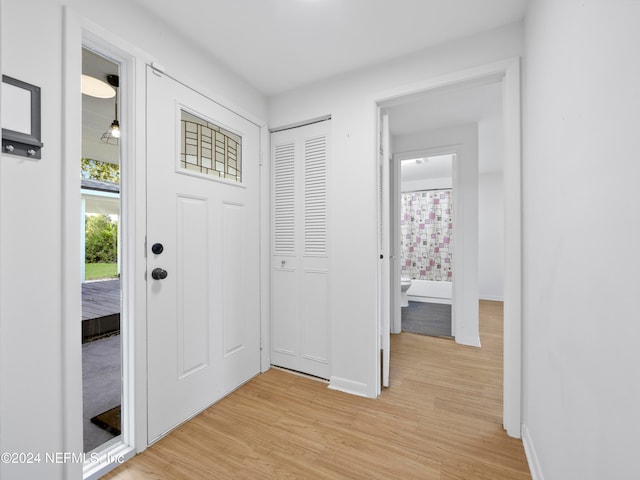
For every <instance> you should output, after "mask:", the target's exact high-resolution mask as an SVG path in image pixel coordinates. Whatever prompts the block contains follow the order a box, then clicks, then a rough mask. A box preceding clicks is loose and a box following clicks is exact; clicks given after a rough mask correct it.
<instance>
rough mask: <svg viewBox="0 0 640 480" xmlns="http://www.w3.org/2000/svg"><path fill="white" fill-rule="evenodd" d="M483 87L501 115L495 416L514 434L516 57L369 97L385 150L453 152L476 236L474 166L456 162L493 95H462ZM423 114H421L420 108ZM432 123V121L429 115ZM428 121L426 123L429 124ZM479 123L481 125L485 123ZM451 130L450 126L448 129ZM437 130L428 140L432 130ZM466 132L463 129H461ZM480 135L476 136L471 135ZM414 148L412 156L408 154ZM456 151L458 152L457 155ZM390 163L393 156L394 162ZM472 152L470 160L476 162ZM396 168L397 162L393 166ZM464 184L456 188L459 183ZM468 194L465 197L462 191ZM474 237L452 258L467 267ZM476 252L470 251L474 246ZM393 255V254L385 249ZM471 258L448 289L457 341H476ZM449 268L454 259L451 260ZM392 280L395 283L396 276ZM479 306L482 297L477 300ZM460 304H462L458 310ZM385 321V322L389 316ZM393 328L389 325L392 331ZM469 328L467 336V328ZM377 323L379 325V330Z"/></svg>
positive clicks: (517, 394)
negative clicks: (498, 412) (499, 366)
mask: <svg viewBox="0 0 640 480" xmlns="http://www.w3.org/2000/svg"><path fill="white" fill-rule="evenodd" d="M483 88H489V89H490V88H493V89H494V90H495V93H496V94H497V98H498V102H491V104H492V105H493V107H494V108H495V110H496V112H497V115H498V116H499V117H500V119H501V123H500V126H499V128H498V130H499V131H500V134H501V136H500V139H499V141H497V142H494V146H496V145H497V147H498V150H499V152H500V154H501V155H500V156H499V157H497V158H499V159H500V162H501V165H502V168H503V171H502V179H503V180H502V181H501V182H500V183H501V190H502V194H503V195H504V203H503V204H504V213H503V226H504V235H503V241H504V244H503V246H502V249H501V250H502V258H503V260H504V265H503V267H502V269H503V275H504V282H503V297H502V298H503V299H504V304H503V305H504V323H503V327H504V350H503V352H504V361H503V367H504V376H503V379H504V383H503V406H504V410H503V422H504V427H505V429H506V430H507V433H508V434H509V435H510V436H512V437H517V438H519V437H520V435H521V432H520V423H521V391H520V390H521V331H522V326H521V323H522V319H521V304H522V300H521V299H522V291H521V289H522V276H521V273H522V271H521V257H522V250H521V239H522V236H521V223H522V222H521V204H522V201H521V135H520V128H521V118H520V96H521V94H520V61H519V59H518V58H515V59H511V60H506V61H504V62H498V63H495V64H489V65H485V66H481V67H478V68H475V69H473V70H470V71H465V72H459V73H458V74H453V75H447V76H444V77H441V78H435V79H431V80H428V81H425V82H423V84H422V85H421V86H419V87H417V86H415V85H414V86H413V87H411V88H408V89H406V90H405V91H396V92H395V93H394V94H393V95H391V96H388V97H383V98H379V99H377V101H376V106H377V108H378V111H379V114H380V117H379V121H380V122H381V121H382V120H381V119H383V118H384V117H385V116H386V117H387V118H388V119H389V120H388V122H389V125H390V136H391V141H390V143H391V145H393V148H392V150H391V153H392V154H394V158H395V157H396V156H402V155H407V156H404V157H403V158H411V156H409V155H410V154H412V153H413V158H416V157H418V156H420V151H421V150H422V151H424V150H428V149H430V148H431V149H434V150H439V151H438V152H433V153H434V154H435V153H446V152H447V151H449V152H450V151H455V152H456V154H457V159H456V161H455V163H454V185H455V192H456V197H457V201H456V204H457V208H458V211H459V213H460V216H461V217H462V218H463V219H464V218H466V213H467V212H466V211H464V212H460V209H461V208H464V205H465V204H466V205H470V206H471V207H472V209H473V207H474V204H475V207H476V212H475V215H476V219H475V231H473V228H474V227H473V223H471V224H470V225H469V226H470V227H471V228H472V233H473V234H474V235H476V237H477V235H478V231H477V228H478V227H477V198H478V184H479V178H478V169H477V168H476V169H475V171H474V169H471V170H469V169H468V168H467V171H466V172H465V171H462V170H461V167H462V168H464V167H469V163H468V161H466V160H465V158H468V155H469V154H475V156H476V157H478V155H479V152H478V145H479V144H480V143H482V140H481V139H480V137H481V133H482V132H481V125H480V122H479V119H478V118H475V119H474V118H473V112H474V109H477V108H478V107H479V106H482V104H484V103H486V102H487V101H488V100H489V99H490V98H494V99H495V98H496V96H486V95H485V96H483V95H476V96H475V98H473V99H472V98H469V97H467V99H466V101H465V95H467V94H469V93H470V92H473V91H474V90H478V89H483ZM402 109H407V110H406V111H405V113H406V115H404V116H399V115H397V112H398V110H402ZM425 112H426V113H430V114H431V116H429V115H426V116H425V115H424V113H425ZM456 117H458V118H456ZM398 120H401V122H399V123H402V122H403V123H404V125H405V126H407V128H408V129H409V131H407V132H406V135H398V134H397V133H396V132H394V128H397V126H398V124H399V123H398ZM434 121H435V122H436V124H434V123H433V122H434ZM430 122H431V123H430ZM486 127H487V126H486V125H485V128H486ZM456 129H457V133H456ZM433 134H435V136H436V137H437V138H436V139H435V140H437V141H436V142H434V138H433V137H434V135H433ZM465 135H466V136H465ZM479 139H480V141H479ZM465 145H467V146H468V145H471V146H472V147H473V148H474V149H475V152H473V151H472V150H473V149H472V150H467V151H465V152H462V151H461V150H465V149H466V147H465ZM416 153H418V155H416ZM462 153H464V155H462ZM395 163H396V164H397V163H398V162H395ZM478 163H479V162H478V160H477V159H476V167H477V165H478ZM398 168H399V167H398ZM462 185H465V187H464V188H460V187H461V186H462ZM380 188H389V185H388V184H385V183H381V184H380ZM469 195H471V197H470V196H469ZM471 212H472V213H473V210H471ZM454 231H455V232H458V233H457V237H462V239H463V241H464V238H465V237H466V235H461V234H460V232H459V230H458V228H457V227H456V228H454ZM475 242H476V243H475V244H473V245H471V244H470V245H469V246H470V247H471V248H469V249H467V248H466V247H465V248H462V249H459V250H460V252H461V254H460V255H459V256H460V258H458V259H457V261H458V262H459V264H462V265H464V266H465V268H467V266H468V265H467V262H468V259H469V254H470V255H471V256H472V257H473V255H474V251H476V252H477V248H478V245H477V242H478V240H477V238H476V240H475ZM476 255H477V253H476ZM392 256H393V255H392ZM477 261H478V259H477V258H476V260H475V262H476V263H475V265H474V266H473V268H475V269H476V270H475V272H471V274H468V273H467V274H465V275H456V274H455V272H454V277H456V276H457V277H458V279H459V280H460V282H457V284H456V285H454V288H455V291H454V293H453V318H454V319H455V318H456V317H457V318H458V321H457V322H455V320H454V323H456V325H455V326H454V331H455V332H457V333H458V334H461V335H460V337H464V341H462V342H460V341H459V336H456V341H457V342H458V343H464V344H469V345H474V343H473V342H474V338H473V337H474V334H476V341H477V344H475V346H480V337H479V335H478V333H479V332H478V331H477V330H476V332H473V331H466V332H465V326H464V323H463V322H465V321H466V319H468V318H469V312H471V313H473V311H474V310H475V312H476V313H477V312H479V303H480V302H479V295H478V285H477V283H476V285H475V291H476V294H475V297H474V295H471V294H469V292H470V291H472V289H470V288H469V286H468V285H465V284H466V282H467V280H470V281H471V282H477V280H478V271H477V269H478V263H477ZM454 267H455V264H454ZM396 283H398V284H399V283H400V282H396ZM391 287H392V289H393V291H392V295H391V296H392V298H394V297H395V296H396V295H397V298H398V299H399V296H400V288H399V285H398V288H397V293H396V292H395V290H396V289H395V283H394V284H393V285H391ZM465 291H466V292H467V294H468V297H467V301H466V302H464V303H460V301H459V299H460V297H459V295H458V294H459V293H460V294H463V293H464V292H465ZM483 305H484V302H483ZM460 308H462V310H461V309H460ZM456 310H457V311H456ZM392 314H393V311H392V312H389V311H382V315H383V316H384V315H392ZM392 325H393V323H392ZM392 331H393V330H392ZM469 333H471V336H470V335H469ZM384 334H385V330H384V329H382V330H380V335H381V337H382V336H383V335H384Z"/></svg>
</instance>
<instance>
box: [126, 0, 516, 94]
mask: <svg viewBox="0 0 640 480" xmlns="http://www.w3.org/2000/svg"><path fill="white" fill-rule="evenodd" d="M134 1H135V2H136V3H138V4H140V5H141V6H143V8H145V9H146V10H147V11H148V12H149V15H155V16H157V17H159V18H160V19H161V20H163V21H164V22H165V23H166V24H168V26H169V27H170V28H172V29H173V30H175V31H177V32H178V33H179V34H181V35H182V36H183V37H185V38H186V39H188V40H189V41H191V42H192V43H194V44H195V45H197V46H198V47H199V48H201V49H203V50H204V51H206V52H208V53H209V54H210V55H211V56H212V57H213V58H215V59H217V60H218V61H220V62H222V63H223V64H225V65H226V66H227V67H228V68H230V69H231V70H233V71H234V72H236V73H237V74H238V75H240V76H241V77H243V78H245V79H246V80H247V81H248V82H249V83H251V84H253V85H254V86H255V87H256V88H257V89H258V90H260V91H261V92H263V93H265V94H266V95H274V94H277V93H281V92H283V91H287V90H290V89H293V88H296V87H299V86H302V85H304V84H308V83H312V82H315V81H318V80H322V79H324V78H328V77H331V76H335V75H338V74H342V73H346V72H348V71H351V70H355V69H358V68H362V67H365V66H369V65H374V64H377V63H381V62H384V61H387V60H391V59H393V58H396V57H398V56H402V55H407V54H410V53H414V52H417V51H420V50H423V49H425V48H428V47H432V46H434V45H437V44H441V43H444V42H447V41H450V40H453V39H456V38H460V37H465V36H468V35H473V34H475V33H479V32H481V31H485V30H489V29H492V28H496V27H499V26H502V25H505V24H507V23H511V22H515V21H519V20H520V19H522V17H523V15H524V10H525V6H526V4H527V1H528V0H209V1H202V0H180V1H179V2H158V1H157V0H134Z"/></svg>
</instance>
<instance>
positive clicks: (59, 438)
mask: <svg viewBox="0 0 640 480" xmlns="http://www.w3.org/2000/svg"><path fill="white" fill-rule="evenodd" d="M65 3H67V4H71V5H72V6H74V7H75V8H76V9H77V12H79V13H80V14H81V15H84V16H86V17H89V18H90V19H91V20H93V21H94V22H95V23H97V24H99V25H101V26H103V27H105V28H106V29H108V30H110V31H112V32H113V33H114V34H116V35H118V36H120V37H122V38H123V39H125V40H126V41H127V42H129V43H131V44H133V45H135V46H138V47H140V48H142V49H143V50H145V51H146V52H148V53H149V54H150V55H152V56H153V57H154V58H157V60H158V61H159V62H160V63H162V64H163V65H165V66H166V68H167V71H168V73H170V74H172V75H174V76H176V77H177V78H179V79H183V80H185V81H188V82H189V83H190V84H191V85H193V86H195V87H196V88H202V89H203V90H205V91H207V92H213V93H215V94H216V95H217V96H218V98H221V99H228V100H229V102H230V103H231V104H232V105H234V106H239V107H240V109H242V110H243V111H247V112H250V113H251V114H252V115H254V116H256V117H258V118H260V117H261V118H266V100H265V99H264V98H263V97H262V95H261V94H259V93H258V92H256V91H255V90H253V89H252V88H251V87H249V86H248V85H247V83H246V82H244V81H243V80H241V79H239V78H238V77H236V76H234V75H232V74H230V73H229V72H227V71H225V70H224V69H223V68H222V67H220V66H218V65H217V64H216V63H215V62H214V61H212V60H211V59H210V58H207V57H204V56H203V55H202V54H200V53H199V52H198V51H196V50H194V49H192V48H191V47H190V46H189V45H188V44H187V43H185V41H184V40H183V39H182V38H180V37H177V36H175V35H173V34H172V33H171V32H170V31H168V29H167V28H166V26H165V25H164V24H162V23H159V22H156V21H154V19H153V16H152V15H150V14H149V13H148V12H146V11H145V12H143V11H140V10H138V9H137V8H136V7H135V5H134V4H132V3H130V2H127V1H124V0H114V1H113V2H111V3H110V4H109V5H107V4H105V3H104V2H98V1H96V0H91V1H87V0H71V1H66V2H65ZM1 22H2V23H1V32H2V39H3V41H2V50H1V52H0V53H1V56H2V73H4V74H6V75H10V76H12V77H16V78H18V79H21V80H24V81H26V82H29V83H32V84H35V85H38V86H39V87H41V89H42V134H43V142H44V145H45V146H44V149H43V150H42V159H41V160H26V159H22V158H20V157H15V156H10V155H2V158H1V161H0V246H1V248H0V264H1V265H2V268H1V271H0V329H1V333H2V334H1V335H0V451H2V452H41V453H42V454H43V455H44V453H45V452H62V451H63V446H64V445H65V443H66V437H67V436H68V434H69V432H63V424H65V423H66V422H67V421H68V419H65V418H63V411H64V409H63V405H64V404H65V403H67V402H69V401H73V402H76V403H77V401H78V400H77V399H65V398H64V396H63V391H62V386H61V385H62V383H63V371H62V364H63V363H62V357H63V354H62V338H61V332H62V324H63V321H67V319H63V318H62V315H61V308H62V302H63V291H62V287H61V286H60V285H61V281H60V279H61V273H60V272H61V270H62V267H63V266H62V264H61V252H62V245H63V242H65V238H64V237H63V235H62V230H61V222H62V215H63V212H62V207H61V205H62V180H61V170H62V167H61V165H62V137H63V133H64V132H62V127H61V120H62V107H63V104H62V92H63V85H62V53H61V52H62V38H63V36H62V28H63V16H62V1H61V0H60V1H59V0H30V1H28V2H25V1H22V0H2V19H1ZM77 47H78V49H80V45H78V46H77ZM212 86H215V87H212ZM138 93H139V94H143V92H138ZM79 94H80V93H79V92H78V95H79ZM138 113H139V114H143V113H144V112H138ZM79 135H80V132H78V136H79ZM140 140H143V139H140ZM78 141H79V138H78ZM78 160H79V159H78ZM33 192H37V195H34V194H33ZM78 194H79V191H78ZM78 218H80V217H79V215H78ZM78 257H79V255H78ZM79 274H80V270H79V267H78V275H79ZM78 289H80V283H79V278H78ZM78 324H79V319H78ZM78 343H80V337H78ZM79 351H80V349H79V347H78V352H79ZM78 414H80V412H78ZM74 453H78V452H74ZM65 471H69V472H72V473H70V474H69V475H70V478H79V477H78V476H77V474H78V469H77V468H75V467H72V466H69V465H67V466H64V465H60V464H51V463H45V462H42V463H40V464H36V465H8V464H4V463H0V478H3V479H4V478H7V479H12V480H19V479H34V478H47V479H52V480H55V479H60V478H63V476H65V473H64V472H65Z"/></svg>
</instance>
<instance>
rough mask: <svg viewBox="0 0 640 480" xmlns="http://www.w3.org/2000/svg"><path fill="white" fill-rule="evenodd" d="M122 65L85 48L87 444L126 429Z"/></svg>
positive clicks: (103, 443) (109, 440)
mask: <svg viewBox="0 0 640 480" xmlns="http://www.w3.org/2000/svg"><path fill="white" fill-rule="evenodd" d="M119 70H120V68H119V64H117V63H115V62H113V61H111V60H109V59H107V58H105V57H104V56H102V55H100V54H98V53H96V52H94V51H92V50H90V49H88V48H83V49H82V74H83V82H82V158H81V160H80V162H79V165H78V168H79V173H80V175H81V192H80V193H81V198H82V200H81V211H80V212H79V214H80V216H81V225H82V229H81V232H80V235H81V258H80V262H81V266H82V286H81V289H82V339H81V341H82V400H83V402H82V405H83V412H82V414H83V449H84V452H85V453H88V452H94V451H101V450H103V449H105V448H107V447H108V446H110V445H112V444H115V443H116V442H118V441H119V438H120V435H121V434H122V420H121V419H122V391H123V389H122V371H123V361H122V359H123V355H122V352H123V348H122V337H121V335H120V331H121V312H122V293H121V292H122V288H121V283H120V271H121V263H122V262H121V258H122V256H121V253H120V252H121V245H122V241H121V240H122V238H123V236H122V228H121V225H124V223H123V222H122V221H121V220H122V208H121V205H122V201H121V200H122V199H121V188H120V185H121V175H120V130H119V120H118V110H119V104H118V101H119V95H118V94H119V91H118V90H119V87H120V84H119V73H120V72H119Z"/></svg>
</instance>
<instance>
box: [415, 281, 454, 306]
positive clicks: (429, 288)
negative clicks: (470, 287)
mask: <svg viewBox="0 0 640 480" xmlns="http://www.w3.org/2000/svg"><path fill="white" fill-rule="evenodd" d="M452 291H453V283H452V282H434V281H432V280H411V287H409V290H407V296H408V297H409V301H411V302H428V303H446V304H448V305H451V296H452Z"/></svg>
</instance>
